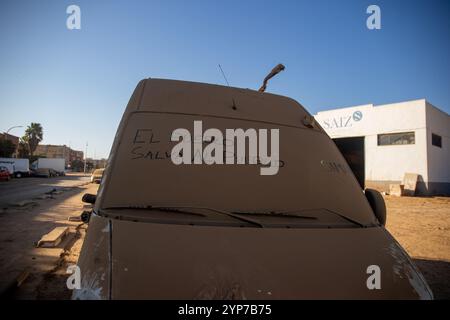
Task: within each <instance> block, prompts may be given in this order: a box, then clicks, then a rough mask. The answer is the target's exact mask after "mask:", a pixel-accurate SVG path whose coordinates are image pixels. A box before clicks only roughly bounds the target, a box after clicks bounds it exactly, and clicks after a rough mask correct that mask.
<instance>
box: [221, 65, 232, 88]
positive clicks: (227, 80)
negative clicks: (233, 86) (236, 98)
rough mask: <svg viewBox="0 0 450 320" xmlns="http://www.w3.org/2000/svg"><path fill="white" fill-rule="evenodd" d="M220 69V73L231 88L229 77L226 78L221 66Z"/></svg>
mask: <svg viewBox="0 0 450 320" xmlns="http://www.w3.org/2000/svg"><path fill="white" fill-rule="evenodd" d="M219 69H220V72H222V76H223V78H224V79H225V82H226V83H227V86H230V84H229V83H228V80H227V77H226V76H225V72H223V70H222V67H221V66H220V64H219Z"/></svg>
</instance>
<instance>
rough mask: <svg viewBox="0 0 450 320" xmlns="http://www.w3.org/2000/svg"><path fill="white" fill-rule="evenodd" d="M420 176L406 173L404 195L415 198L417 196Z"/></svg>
mask: <svg viewBox="0 0 450 320" xmlns="http://www.w3.org/2000/svg"><path fill="white" fill-rule="evenodd" d="M418 179H419V175H418V174H417V173H405V176H404V177H403V185H404V188H403V195H404V196H410V197H413V196H414V195H415V194H416V187H417V181H418Z"/></svg>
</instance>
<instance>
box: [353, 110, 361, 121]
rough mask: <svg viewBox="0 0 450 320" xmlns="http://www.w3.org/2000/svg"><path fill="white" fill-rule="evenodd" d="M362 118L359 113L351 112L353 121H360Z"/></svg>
mask: <svg viewBox="0 0 450 320" xmlns="http://www.w3.org/2000/svg"><path fill="white" fill-rule="evenodd" d="M362 117H363V114H362V112H361V111H355V112H353V120H354V121H360V120H361V119H362Z"/></svg>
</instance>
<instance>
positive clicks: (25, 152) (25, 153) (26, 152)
mask: <svg viewBox="0 0 450 320" xmlns="http://www.w3.org/2000/svg"><path fill="white" fill-rule="evenodd" d="M17 156H18V157H19V158H28V157H29V156H30V149H29V148H28V143H26V142H25V141H24V140H23V138H20V141H19V147H18V148H17Z"/></svg>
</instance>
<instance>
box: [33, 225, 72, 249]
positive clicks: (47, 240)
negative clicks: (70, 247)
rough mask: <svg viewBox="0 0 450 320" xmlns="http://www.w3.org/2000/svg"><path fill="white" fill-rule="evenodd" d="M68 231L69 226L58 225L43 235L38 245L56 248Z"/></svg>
mask: <svg viewBox="0 0 450 320" xmlns="http://www.w3.org/2000/svg"><path fill="white" fill-rule="evenodd" d="M68 232H69V228H68V227H56V228H55V229H53V230H52V231H50V232H49V233H47V234H45V235H43V236H42V238H41V240H39V241H38V243H37V246H38V247H44V248H54V247H56V246H57V245H59V244H60V243H61V241H62V239H63V238H64V237H65V235H66V234H67V233H68Z"/></svg>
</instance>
